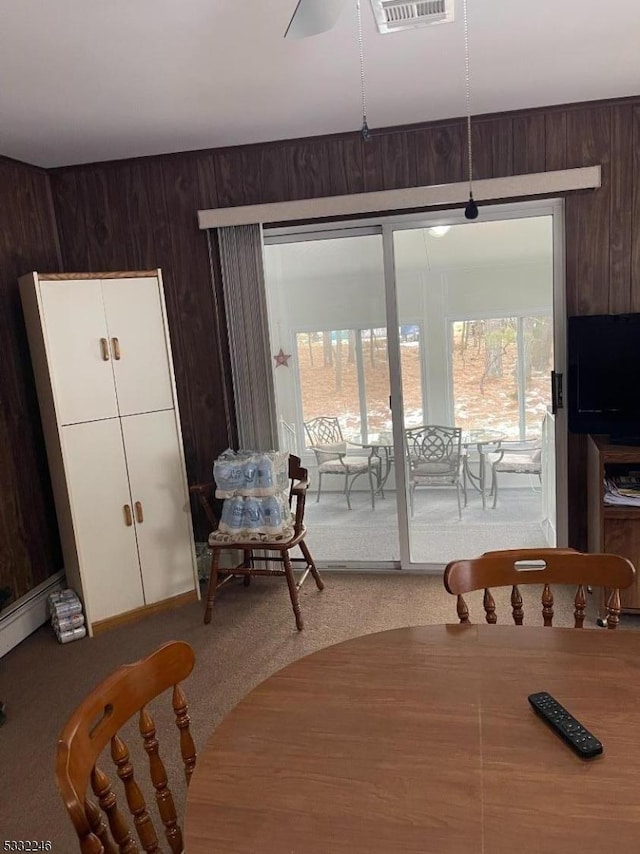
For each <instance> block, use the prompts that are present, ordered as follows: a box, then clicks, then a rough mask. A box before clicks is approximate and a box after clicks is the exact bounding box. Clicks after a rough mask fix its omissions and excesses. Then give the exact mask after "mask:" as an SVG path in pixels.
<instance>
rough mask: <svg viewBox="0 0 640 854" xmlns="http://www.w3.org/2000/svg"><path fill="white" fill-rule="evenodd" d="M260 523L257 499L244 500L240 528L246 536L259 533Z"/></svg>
mask: <svg viewBox="0 0 640 854" xmlns="http://www.w3.org/2000/svg"><path fill="white" fill-rule="evenodd" d="M261 521H262V518H261V513H260V502H259V501H258V499H257V498H245V499H244V508H243V512H242V527H243V528H244V530H245V531H246V532H247V533H248V534H257V533H259V530H258V529H259V528H260V523H261Z"/></svg>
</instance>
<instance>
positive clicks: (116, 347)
mask: <svg viewBox="0 0 640 854" xmlns="http://www.w3.org/2000/svg"><path fill="white" fill-rule="evenodd" d="M111 343H112V345H113V358H114V359H115V360H116V362H119V361H120V342H119V341H118V339H117V338H112V339H111Z"/></svg>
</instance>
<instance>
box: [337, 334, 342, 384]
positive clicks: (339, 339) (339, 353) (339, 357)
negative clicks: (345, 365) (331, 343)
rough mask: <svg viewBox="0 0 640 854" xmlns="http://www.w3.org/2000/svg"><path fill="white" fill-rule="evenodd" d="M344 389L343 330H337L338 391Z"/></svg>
mask: <svg viewBox="0 0 640 854" xmlns="http://www.w3.org/2000/svg"><path fill="white" fill-rule="evenodd" d="M340 391H342V330H341V329H339V330H338V331H337V332H336V392H340Z"/></svg>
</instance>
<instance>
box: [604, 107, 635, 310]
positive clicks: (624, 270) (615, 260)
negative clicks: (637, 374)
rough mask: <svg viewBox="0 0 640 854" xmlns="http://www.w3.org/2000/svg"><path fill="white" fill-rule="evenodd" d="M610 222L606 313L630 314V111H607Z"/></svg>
mask: <svg viewBox="0 0 640 854" xmlns="http://www.w3.org/2000/svg"><path fill="white" fill-rule="evenodd" d="M610 147H611V151H615V152H617V156H616V157H614V158H612V160H611V220H610V225H609V233H610V246H609V311H611V312H613V313H614V314H621V313H623V312H625V311H630V310H631V248H632V245H631V237H632V235H631V224H632V214H633V184H632V183H631V181H630V180H629V178H630V177H631V176H632V175H633V107H632V106H631V105H630V104H621V105H619V106H616V107H612V108H611V143H610Z"/></svg>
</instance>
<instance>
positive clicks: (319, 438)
mask: <svg viewBox="0 0 640 854" xmlns="http://www.w3.org/2000/svg"><path fill="white" fill-rule="evenodd" d="M304 430H305V433H306V434H307V438H308V439H309V444H310V446H311V447H313V446H314V445H332V444H335V443H337V442H343V441H344V439H343V437H342V429H341V427H340V422H339V421H338V419H337V418H336V417H335V416H333V415H331V416H328V415H321V416H319V417H318V418H312V419H311V421H305V422H304Z"/></svg>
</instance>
